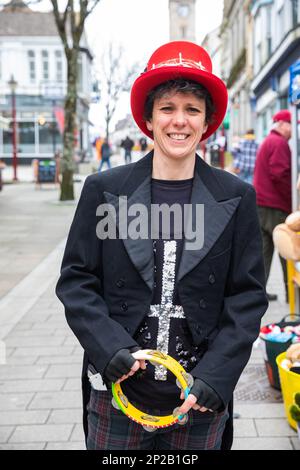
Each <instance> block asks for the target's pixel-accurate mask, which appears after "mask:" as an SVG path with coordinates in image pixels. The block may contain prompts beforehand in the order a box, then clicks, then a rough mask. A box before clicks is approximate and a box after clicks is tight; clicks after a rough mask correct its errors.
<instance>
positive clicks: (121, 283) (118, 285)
mask: <svg viewBox="0 0 300 470" xmlns="http://www.w3.org/2000/svg"><path fill="white" fill-rule="evenodd" d="M124 284H125V281H124V279H119V280H118V281H117V282H116V285H117V287H124Z"/></svg>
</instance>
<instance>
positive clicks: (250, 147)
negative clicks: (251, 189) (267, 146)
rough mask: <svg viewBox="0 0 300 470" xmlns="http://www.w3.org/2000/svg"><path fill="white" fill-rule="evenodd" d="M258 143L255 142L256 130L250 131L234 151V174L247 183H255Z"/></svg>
mask: <svg viewBox="0 0 300 470" xmlns="http://www.w3.org/2000/svg"><path fill="white" fill-rule="evenodd" d="M257 150H258V143H257V142H256V140H255V135H254V130H253V129H249V130H248V131H247V132H246V134H245V136H244V138H243V139H241V140H240V142H239V143H238V145H237V146H236V147H235V148H234V149H233V150H232V154H233V172H234V173H235V174H236V175H237V176H238V177H239V178H241V179H242V180H243V181H245V182H246V183H249V184H252V183H253V174H254V168H255V160H256V154H257Z"/></svg>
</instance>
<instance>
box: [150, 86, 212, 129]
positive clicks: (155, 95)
mask: <svg viewBox="0 0 300 470" xmlns="http://www.w3.org/2000/svg"><path fill="white" fill-rule="evenodd" d="M170 92H174V93H183V94H187V93H192V94H193V95H195V96H196V97H197V98H199V99H203V100H204V101H205V123H206V124H211V123H212V121H213V114H214V112H215V106H214V104H213V100H212V98H211V95H210V93H209V92H208V90H207V89H206V88H205V87H204V86H203V85H200V83H198V82H194V81H193V80H186V79H184V78H177V79H174V80H168V81H167V82H164V83H161V84H159V85H157V86H156V87H155V88H153V89H152V90H150V92H149V93H148V95H147V98H146V102H145V107H144V116H143V118H144V120H145V121H150V120H151V119H152V113H153V105H154V101H155V100H156V99H160V98H162V97H163V96H164V95H165V94H167V93H170Z"/></svg>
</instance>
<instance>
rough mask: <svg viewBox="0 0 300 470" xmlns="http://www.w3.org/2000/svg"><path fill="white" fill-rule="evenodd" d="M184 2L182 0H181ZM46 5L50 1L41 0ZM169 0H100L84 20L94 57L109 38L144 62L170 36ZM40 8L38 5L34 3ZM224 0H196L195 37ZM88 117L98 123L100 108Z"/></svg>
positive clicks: (213, 21)
mask: <svg viewBox="0 0 300 470" xmlns="http://www.w3.org/2000/svg"><path fill="white" fill-rule="evenodd" d="M183 3H184V0H183ZM42 6H43V8H47V7H48V9H49V1H47V0H45V1H44V2H43V3H42ZM168 6H169V1H168V0H101V1H100V2H99V5H98V6H97V7H96V8H95V10H94V12H93V13H92V15H91V16H90V17H89V18H88V20H87V28H86V31H87V34H88V40H89V44H90V47H91V50H92V52H93V54H94V56H95V61H97V62H98V61H99V60H100V57H101V55H102V53H103V50H104V49H105V46H106V45H107V44H109V43H110V42H111V41H113V42H115V43H116V44H121V45H122V46H123V47H124V51H125V52H124V60H125V61H126V62H127V63H128V64H129V65H130V64H133V63H136V62H139V63H141V64H143V66H144V65H146V63H147V61H148V59H149V57H150V55H151V54H152V52H154V50H155V49H156V48H157V47H159V46H160V45H162V44H164V43H166V42H168V40H169V10H168ZM36 9H41V6H39V7H36ZM222 13H223V0H196V41H197V42H198V43H201V41H202V40H203V38H204V36H205V35H206V34H207V33H208V32H210V31H212V30H213V29H215V28H216V27H217V26H218V25H219V24H220V23H221V21H222ZM93 108H94V109H93V110H92V112H91V116H90V118H91V121H92V122H95V123H97V126H98V123H99V125H100V121H101V114H102V113H101V111H100V110H99V107H98V106H94V107H93ZM129 111H130V109H129V96H128V94H127V96H126V95H124V96H123V98H122V100H121V102H120V105H119V107H118V109H117V112H116V115H115V119H114V120H113V122H114V123H115V122H116V120H118V119H121V118H123V117H124V115H126V112H129Z"/></svg>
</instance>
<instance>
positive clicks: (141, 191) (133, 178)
mask: <svg viewBox="0 0 300 470" xmlns="http://www.w3.org/2000/svg"><path fill="white" fill-rule="evenodd" d="M152 156H153V153H152V152H150V154H148V155H146V156H145V157H144V158H142V159H141V160H140V161H139V162H137V163H136V165H135V166H134V167H133V170H132V172H131V173H130V174H129V176H128V178H127V179H126V181H125V183H124V184H123V185H122V187H121V189H120V191H119V194H118V195H115V194H111V193H109V192H104V196H105V199H106V200H107V202H108V203H109V204H112V205H113V206H114V208H115V211H116V215H117V218H116V225H117V228H118V231H119V233H120V218H119V215H120V207H119V206H120V204H119V197H122V196H123V197H126V198H127V207H128V208H132V206H133V205H134V204H138V205H139V206H140V207H141V208H146V210H147V218H148V227H146V228H145V227H141V229H142V230H145V231H146V232H147V236H146V237H145V238H142V239H140V238H139V239H138V240H135V239H133V238H132V237H130V236H127V237H126V238H124V239H123V243H124V246H125V249H126V251H127V253H128V256H129V258H130V259H131V261H132V263H133V265H134V266H135V268H136V269H137V270H138V271H139V273H140V275H141V277H142V278H143V280H144V281H145V282H146V284H147V285H148V287H149V289H150V290H151V291H152V290H153V287H154V254H153V244H152V240H151V231H150V228H151V226H150V222H151V221H150V215H151V175H152ZM123 201H125V200H124V199H123ZM136 207H138V206H136ZM137 216H138V214H136V215H134V216H131V217H128V221H129V230H130V222H131V221H132V219H135V218H136V217H137ZM123 220H124V219H123ZM143 222H144V219H143ZM129 235H130V234H129Z"/></svg>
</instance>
